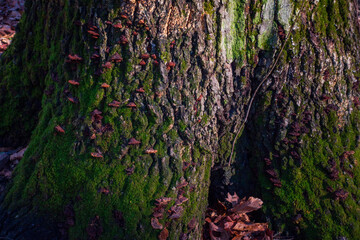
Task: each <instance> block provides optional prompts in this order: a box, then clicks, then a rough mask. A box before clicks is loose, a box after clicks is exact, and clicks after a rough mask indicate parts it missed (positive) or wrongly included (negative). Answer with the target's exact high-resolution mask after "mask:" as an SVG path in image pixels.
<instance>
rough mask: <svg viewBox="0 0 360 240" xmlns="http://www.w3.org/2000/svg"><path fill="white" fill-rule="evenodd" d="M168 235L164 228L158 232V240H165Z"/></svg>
mask: <svg viewBox="0 0 360 240" xmlns="http://www.w3.org/2000/svg"><path fill="white" fill-rule="evenodd" d="M168 237H169V231H168V230H167V229H166V228H164V229H163V230H162V231H161V232H160V234H159V240H166V239H167V238H168Z"/></svg>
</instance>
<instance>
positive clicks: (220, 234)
mask: <svg viewBox="0 0 360 240" xmlns="http://www.w3.org/2000/svg"><path fill="white" fill-rule="evenodd" d="M209 226H210V238H211V240H229V239H230V236H229V233H228V232H226V231H225V229H224V228H222V227H218V226H216V225H215V223H213V222H210V223H209Z"/></svg>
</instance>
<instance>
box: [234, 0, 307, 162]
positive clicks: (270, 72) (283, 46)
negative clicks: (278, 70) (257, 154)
mask: <svg viewBox="0 0 360 240" xmlns="http://www.w3.org/2000/svg"><path fill="white" fill-rule="evenodd" d="M305 3H306V0H304V1H303V4H302V6H301V8H300V11H299V13H298V14H297V15H296V17H295V21H294V22H293V24H292V26H291V28H290V30H289V32H288V34H287V36H286V38H285V41H284V43H283V45H282V47H281V49H280V52H279V54H278V56H277V58H276V60H275V62H274V64H273V65H272V67H271V68H270V70H269V72H268V73H267V74H266V76H265V78H264V79H263V80H262V81H261V82H260V84H259V85H258V86H257V88H256V89H255V91H254V94H253V95H252V97H251V99H250V103H249V107H248V109H247V111H246V115H245V119H244V121H243V122H242V124H241V126H240V128H239V130H238V131H237V133H236V135H235V139H234V141H233V144H232V147H231V154H230V158H229V164H228V166H230V165H231V160H232V156H233V154H234V149H235V144H236V140H237V138H238V137H239V135H240V133H241V132H242V129H243V128H244V126H245V123H246V122H247V120H248V117H249V114H250V110H251V106H252V104H253V102H254V99H255V97H256V94H257V93H258V91H259V89H260V88H261V87H262V85H263V84H264V83H265V81H266V80H267V79H268V78H269V77H270V75H271V74H272V72H273V71H274V69H275V67H276V64H277V63H278V61H279V59H280V57H281V54H282V52H283V50H284V48H285V45H286V43H287V41H288V40H289V38H290V35H291V32H292V30H293V28H294V26H295V24H296V22H297V20H298V18H299V16H300V13H301V12H302V11H303V9H304V7H305Z"/></svg>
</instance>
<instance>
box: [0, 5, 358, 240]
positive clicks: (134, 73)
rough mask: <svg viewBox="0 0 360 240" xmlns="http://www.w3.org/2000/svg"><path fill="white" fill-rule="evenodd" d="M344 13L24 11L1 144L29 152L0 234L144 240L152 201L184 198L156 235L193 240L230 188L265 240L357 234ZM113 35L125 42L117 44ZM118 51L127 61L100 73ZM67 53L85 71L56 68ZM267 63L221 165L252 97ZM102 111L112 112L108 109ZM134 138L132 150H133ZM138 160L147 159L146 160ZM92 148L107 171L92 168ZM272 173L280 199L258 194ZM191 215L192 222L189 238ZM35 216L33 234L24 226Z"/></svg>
mask: <svg viewBox="0 0 360 240" xmlns="http://www.w3.org/2000/svg"><path fill="white" fill-rule="evenodd" d="M356 3H357V2H355V1H354V0H352V1H345V0H338V1H334V0H319V1H306V2H305V4H303V2H298V1H291V0H279V1H274V0H243V1H217V0H214V1H201V0H192V1H181V0H174V1H167V0H163V1H160V0H158V1H130V0H129V1H115V0H113V1H111V0H103V1H98V0H96V1H95V0H93V1H92V0H88V1H85V0H84V1H65V0H58V1H40V0H34V1H27V2H26V10H25V14H24V16H23V18H22V20H21V22H20V25H19V29H18V33H17V34H16V36H15V39H14V41H13V43H12V45H11V46H10V48H9V49H8V50H7V51H6V52H5V53H4V54H3V56H2V57H1V60H0V61H1V62H0V79H1V82H0V110H1V112H2V114H3V115H2V121H1V122H0V136H1V137H0V139H1V140H0V145H20V144H25V143H27V142H28V141H29V139H30V144H29V148H28V150H27V151H26V154H25V157H24V159H23V160H22V161H21V163H20V164H19V165H18V167H17V169H16V172H15V177H14V179H13V182H12V184H11V186H9V189H8V192H7V194H6V195H5V196H4V200H3V201H2V205H1V209H2V214H1V217H2V219H7V221H8V222H7V224H2V225H0V226H1V229H0V230H1V232H2V234H4V235H7V236H9V237H13V238H25V239H31V238H29V237H28V236H32V237H33V236H34V235H37V236H42V237H44V236H48V237H50V236H51V238H55V237H54V236H58V238H60V237H61V236H60V234H59V233H58V232H57V230H52V229H56V228H54V227H47V226H46V225H44V224H42V223H43V222H44V220H43V218H44V217H45V218H46V221H47V222H50V223H54V224H55V223H56V224H57V225H56V226H59V228H60V230H61V231H65V232H67V234H66V236H65V237H68V238H70V239H86V238H92V237H94V238H99V239H113V238H115V239H156V238H157V236H158V235H159V233H160V230H154V229H153V228H152V227H151V224H150V223H151V218H152V212H153V208H154V207H155V199H158V198H160V197H172V198H173V199H174V200H172V201H171V202H170V204H169V205H168V207H167V209H168V208H170V207H171V206H172V205H174V202H175V199H176V198H177V196H178V194H179V193H180V194H183V195H184V196H186V197H187V198H188V199H189V201H187V202H185V203H183V204H182V206H183V207H184V212H183V213H182V214H181V217H180V218H179V219H177V220H171V219H170V218H168V215H167V214H164V218H163V219H160V223H161V224H163V225H164V226H166V227H167V229H168V230H169V232H170V237H169V238H170V239H180V237H184V238H185V236H187V237H188V238H190V239H200V236H201V226H202V222H203V219H202V218H203V213H204V209H205V208H206V206H207V199H208V194H209V192H210V195H211V196H210V201H211V202H212V201H214V200H215V199H218V198H219V199H221V198H222V197H223V194H224V193H226V192H227V191H237V192H239V193H242V195H246V194H252V195H253V194H255V193H254V191H255V192H256V194H257V196H259V197H261V198H262V199H263V200H264V204H265V211H264V212H265V215H266V216H267V217H268V219H269V221H271V223H272V224H273V228H274V229H275V230H277V231H285V232H286V233H288V234H290V235H297V236H299V238H304V237H307V238H311V239H332V238H333V237H334V236H335V237H336V238H338V237H342V236H344V237H348V238H349V239H353V238H354V237H355V236H358V235H360V233H359V231H360V225H359V222H360V221H359V219H358V218H359V214H358V210H357V208H358V207H359V200H360V191H359V190H358V189H357V186H358V185H359V184H360V175H359V174H360V172H359V166H358V164H357V161H356V158H358V157H359V154H360V152H359V151H358V139H359V131H358V123H359V121H358V117H359V112H358V109H357V107H358V105H360V102H359V99H358V96H359V93H358V91H359V89H358V86H359V85H358V77H359V74H358V71H359V69H358V68H359V66H358V63H359V62H360V61H359V60H360V59H359V55H358V52H357V49H356V47H357V46H358V43H359V26H358V21H357V12H356V11H355V10H356V9H357V8H356V6H357V5H356ZM302 6H303V7H302ZM124 14H125V15H126V16H127V18H128V19H124V18H123V17H121V15H124ZM296 16H299V17H298V18H296ZM140 20H143V21H144V24H143V23H141V21H140ZM106 21H111V22H113V23H114V24H115V23H121V24H122V26H123V27H122V28H121V29H116V28H115V27H114V26H111V25H109V24H107V23H106ZM128 21H130V22H131V23H130V22H128ZM91 26H96V27H97V28H98V30H95V31H98V33H99V38H98V39H93V38H92V37H91V35H90V34H89V33H88V30H90V27H91ZM134 31H136V32H137V33H138V35H134ZM289 31H291V35H290V37H289V39H288V41H286V39H285V38H286V37H285V34H288V33H289ZM124 37H125V38H126V39H127V40H128V43H127V44H121V43H119V41H120V42H121V41H124ZM283 44H286V45H285V48H284V51H283V52H282V54H281V56H280V60H279V61H278V62H275V59H276V57H277V56H278V54H279V53H280V49H281V47H282V45H283ZM94 47H98V50H97V49H95V48H94ZM107 48H108V50H107ZM116 52H117V53H119V54H120V55H121V56H122V58H123V61H122V62H121V63H114V64H113V66H112V68H111V69H105V70H104V72H103V73H102V74H100V75H98V73H99V70H100V69H103V68H102V64H105V63H106V62H108V61H110V58H111V56H113V55H114V53H116ZM94 53H98V54H99V55H100V58H99V59H98V60H94V59H92V58H91V56H92V55H93V54H94ZM144 53H149V54H155V55H156V57H157V59H156V60H157V61H158V62H159V65H158V66H157V65H156V64H154V60H153V59H151V58H150V59H147V60H145V65H144V66H141V65H140V62H141V59H140V56H141V55H142V54H144ZM68 54H78V55H79V56H81V57H82V58H83V60H82V61H81V63H67V62H66V59H67V56H68ZM170 62H174V63H175V67H173V68H171V67H170V68H169V63H170ZM275 63H276V68H275V70H274V71H273V72H272V74H271V76H270V78H269V79H268V80H267V81H266V82H265V83H264V85H263V86H262V88H261V89H260V92H259V94H258V95H257V96H256V97H255V102H254V104H253V105H252V108H251V109H252V111H251V112H250V117H249V119H248V123H247V125H246V127H245V129H244V131H243V132H242V134H241V135H240V138H239V140H238V142H237V144H236V151H235V156H234V157H233V159H231V160H232V161H231V162H232V163H234V164H233V165H232V166H231V167H228V166H227V164H228V162H229V157H230V155H231V147H232V144H233V141H234V139H235V136H236V135H237V132H238V131H239V130H241V129H240V126H241V123H242V121H243V120H244V116H245V111H246V110H247V109H248V108H249V106H250V105H249V101H250V97H251V96H252V94H253V92H254V90H255V89H256V88H257V86H258V85H259V83H260V82H261V81H262V80H263V78H264V76H265V75H266V73H267V72H268V71H269V69H270V67H271V66H272V65H274V64H275ZM70 79H73V80H74V79H77V80H78V81H79V83H80V85H79V86H73V85H71V84H69V83H68V80H70ZM102 83H107V84H109V85H110V87H109V88H102V87H101V84H102ZM140 87H143V89H144V90H145V93H138V92H137V91H136V89H138V88H140ZM69 97H72V98H75V99H76V100H77V101H78V102H77V103H75V104H74V103H72V102H70V101H69V100H68V98H69ZM114 100H116V101H119V102H120V107H119V108H114V107H110V106H108V104H109V103H111V102H112V101H114ZM129 102H133V103H135V104H136V106H137V107H136V108H135V109H134V108H128V107H126V105H127V104H128V103H129ZM10 109H11V110H10ZM95 109H98V110H100V111H101V112H102V114H101V116H102V117H103V119H100V120H99V119H98V118H97V117H96V116H95V117H94V116H93V115H94V114H92V113H93V111H94V110H95ZM96 119H97V121H96ZM57 125H60V126H61V127H62V128H63V129H64V130H65V134H59V133H56V132H55V130H54V127H55V126H57ZM93 134H95V138H94V139H92V136H93ZM132 137H134V138H136V139H137V140H139V141H141V144H140V145H138V146H132V145H130V146H129V145H128V142H129V139H130V138H132ZM150 147H153V148H154V149H156V150H157V151H158V152H157V153H156V154H151V155H149V154H145V151H146V150H147V149H149V148H150ZM97 150H99V151H100V152H101V153H102V155H103V158H100V159H99V158H94V157H92V155H91V153H94V152H97ZM346 151H348V152H347V153H346ZM350 151H355V153H354V154H351V153H350ZM344 153H345V154H344ZM264 158H269V160H270V164H268V166H266V164H265V162H264ZM188 164H190V166H189V167H187V168H186V169H185V168H184V169H183V167H184V166H187V165H188ZM334 166H335V167H334ZM133 167H134V172H133V174H127V173H128V172H129V169H130V168H133ZM212 167H213V168H212ZM211 168H212V170H213V171H211ZM271 169H273V170H274V171H275V172H276V173H277V174H278V178H279V180H280V181H281V185H282V187H281V188H279V187H274V186H273V185H272V184H271V182H270V181H269V177H268V176H269V174H268V173H266V172H265V170H271ZM336 171H338V174H336ZM210 175H211V180H212V185H211V187H210V190H209V184H210ZM184 181H186V182H187V183H188V185H187V186H185V187H180V186H179V184H182V183H184ZM105 190H108V191H109V192H107V191H105ZM341 190H342V191H341ZM329 191H330V192H329ZM346 193H348V195H347V194H346ZM345 196H346V197H345ZM336 198H337V200H336ZM19 209H20V210H19ZM69 209H72V210H69ZM167 209H166V210H167ZM119 212H121V213H122V216H123V219H124V222H122V221H119V218H120V217H119ZM114 213H117V214H114ZM16 215H17V217H16ZM69 215H71V216H69ZM114 215H115V216H117V217H114ZM19 216H23V217H20V219H22V220H20V221H14V220H13V219H19ZM96 216H98V218H96ZM193 217H195V218H196V219H197V222H198V225H197V227H196V228H195V229H193V230H191V231H189V230H188V229H187V224H188V223H189V222H190V220H191V219H192V218H193ZM49 218H50V219H49ZM33 219H36V221H37V222H39V224H38V225H39V226H27V223H28V222H31V221H34V220H33ZM69 219H70V220H69ZM4 221H5V220H3V221H2V223H4ZM9 222H11V223H9ZM19 225H23V226H27V227H22V228H20V229H21V230H20V231H19V230H17V229H16V228H15V226H19ZM50 225H51V224H50ZM45 238H46V237H45Z"/></svg>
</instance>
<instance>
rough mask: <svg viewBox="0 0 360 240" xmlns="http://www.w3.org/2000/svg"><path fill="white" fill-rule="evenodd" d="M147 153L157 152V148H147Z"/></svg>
mask: <svg viewBox="0 0 360 240" xmlns="http://www.w3.org/2000/svg"><path fill="white" fill-rule="evenodd" d="M145 153H146V154H153V153H157V150H155V149H153V148H149V149H147V150H145Z"/></svg>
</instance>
